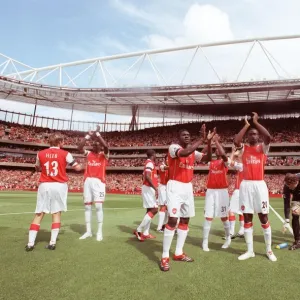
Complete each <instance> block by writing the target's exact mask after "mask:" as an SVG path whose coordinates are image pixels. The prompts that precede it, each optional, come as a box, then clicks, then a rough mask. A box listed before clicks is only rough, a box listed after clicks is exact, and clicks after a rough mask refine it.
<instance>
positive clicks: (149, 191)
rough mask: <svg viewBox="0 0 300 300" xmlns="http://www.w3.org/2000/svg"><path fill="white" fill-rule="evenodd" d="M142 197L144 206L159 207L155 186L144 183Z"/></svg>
mask: <svg viewBox="0 0 300 300" xmlns="http://www.w3.org/2000/svg"><path fill="white" fill-rule="evenodd" d="M142 199H143V207H144V208H155V207H158V203H157V200H156V195H155V189H154V188H152V187H150V186H147V185H143V186H142Z"/></svg>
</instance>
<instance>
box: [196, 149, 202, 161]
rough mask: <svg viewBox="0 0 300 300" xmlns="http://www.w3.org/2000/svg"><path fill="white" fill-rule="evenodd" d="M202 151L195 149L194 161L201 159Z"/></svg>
mask: <svg viewBox="0 0 300 300" xmlns="http://www.w3.org/2000/svg"><path fill="white" fill-rule="evenodd" d="M203 156H204V153H202V152H199V151H195V159H196V161H201V159H202V158H203Z"/></svg>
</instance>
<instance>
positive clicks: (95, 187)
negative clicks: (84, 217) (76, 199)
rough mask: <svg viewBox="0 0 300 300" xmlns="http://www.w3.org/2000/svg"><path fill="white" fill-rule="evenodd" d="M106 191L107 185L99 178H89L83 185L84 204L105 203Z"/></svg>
mask: <svg viewBox="0 0 300 300" xmlns="http://www.w3.org/2000/svg"><path fill="white" fill-rule="evenodd" d="M105 191H106V189H105V183H103V182H102V181H101V180H100V179H99V178H94V177H87V178H86V180H85V181H84V185H83V200H84V203H91V202H104V200H105Z"/></svg>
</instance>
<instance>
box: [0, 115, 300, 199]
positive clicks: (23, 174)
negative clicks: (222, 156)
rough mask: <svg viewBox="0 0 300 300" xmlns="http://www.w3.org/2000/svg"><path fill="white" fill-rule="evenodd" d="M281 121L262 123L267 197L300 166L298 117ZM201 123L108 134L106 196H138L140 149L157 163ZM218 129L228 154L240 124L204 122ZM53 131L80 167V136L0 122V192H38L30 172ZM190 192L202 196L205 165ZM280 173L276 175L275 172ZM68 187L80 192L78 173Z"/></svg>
mask: <svg viewBox="0 0 300 300" xmlns="http://www.w3.org/2000/svg"><path fill="white" fill-rule="evenodd" d="M282 121H283V120H281V119H277V120H263V123H264V124H265V125H266V126H267V127H268V129H270V131H271V132H272V134H273V144H272V147H271V153H270V155H269V158H268V161H267V167H266V172H267V175H266V181H267V184H268V187H269V190H270V192H271V193H274V194H277V193H280V192H281V191H280V186H281V182H282V178H283V176H284V175H283V173H284V172H286V171H287V170H291V171H296V170H297V167H298V166H299V165H300V152H297V150H298V149H299V143H300V134H299V129H300V128H299V124H298V119H297V118H290V119H284V122H282ZM200 126H201V123H193V124H190V123H188V124H179V125H175V126H169V127H163V128H162V127H156V128H150V129H145V130H139V131H136V132H129V131H128V132H122V133H121V132H107V133H106V134H105V137H106V139H107V141H108V143H109V144H110V147H111V149H112V150H111V155H110V161H109V168H108V170H109V174H108V176H107V188H108V192H124V193H125V192H126V193H139V191H140V186H141V170H142V166H143V163H144V159H145V150H146V149H148V148H151V147H153V148H155V149H156V151H157V153H158V161H160V159H161V158H162V157H163V156H164V155H165V153H166V151H167V145H169V144H170V143H171V142H173V141H174V140H175V139H176V132H177V130H178V129H179V128H183V127H184V128H187V129H188V130H190V132H191V133H192V134H193V136H194V137H195V136H196V134H197V132H198V131H199V128H200ZM215 126H216V127H217V128H218V132H219V134H220V135H221V137H222V141H223V142H224V143H226V147H227V151H230V147H231V144H232V139H233V136H234V134H235V133H236V131H237V128H240V127H241V122H240V121H228V120H227V121H217V122H209V123H207V127H209V128H213V127H215ZM52 132H56V133H59V134H61V135H63V137H64V139H65V140H64V141H65V145H66V146H65V148H66V149H68V150H69V151H71V152H72V153H73V154H74V156H75V158H76V159H77V160H78V161H79V162H81V163H83V164H84V163H85V159H84V157H82V156H81V155H79V154H78V152H77V146H76V143H78V142H79V141H80V139H82V138H83V136H84V134H85V133H84V132H79V131H58V130H51V129H49V128H42V127H32V126H27V125H19V124H15V123H9V122H0V189H2V190H3V189H14V190H23V189H25V190H31V189H33V190H34V189H36V188H37V180H38V173H35V172H34V171H33V166H34V162H35V156H36V153H37V151H39V150H40V149H43V148H45V147H46V146H47V139H48V136H49V134H50V133H52ZM195 170H196V173H197V174H196V176H195V179H194V192H195V193H198V194H200V193H204V192H205V183H206V174H207V167H206V166H204V165H202V164H197V166H196V167H195ZM278 173H279V174H278ZM69 177H70V189H71V190H73V191H81V188H82V184H83V182H82V181H83V177H82V174H79V175H78V174H74V173H72V172H70V173H69ZM229 180H230V183H231V185H230V189H232V188H233V183H234V174H233V173H230V175H229Z"/></svg>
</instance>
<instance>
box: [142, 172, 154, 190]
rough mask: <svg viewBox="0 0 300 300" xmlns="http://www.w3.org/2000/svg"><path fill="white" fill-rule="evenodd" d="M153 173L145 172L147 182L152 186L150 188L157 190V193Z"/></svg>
mask: <svg viewBox="0 0 300 300" xmlns="http://www.w3.org/2000/svg"><path fill="white" fill-rule="evenodd" d="M150 174H151V172H145V179H146V181H148V183H149V184H150V186H151V187H152V188H153V189H155V191H156V192H157V187H155V185H154V184H153V181H152V179H151V175H150Z"/></svg>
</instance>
